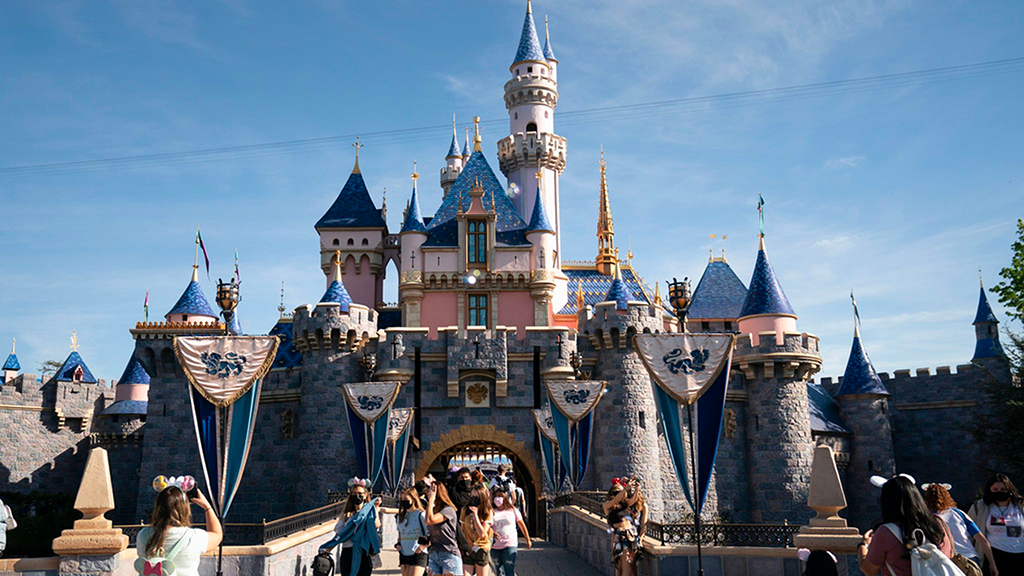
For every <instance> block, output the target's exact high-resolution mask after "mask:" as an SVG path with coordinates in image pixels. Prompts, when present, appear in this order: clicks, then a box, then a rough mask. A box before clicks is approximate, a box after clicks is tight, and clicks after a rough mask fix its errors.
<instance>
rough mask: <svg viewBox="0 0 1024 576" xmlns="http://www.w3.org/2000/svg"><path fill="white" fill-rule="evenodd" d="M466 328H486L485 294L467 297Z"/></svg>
mask: <svg viewBox="0 0 1024 576" xmlns="http://www.w3.org/2000/svg"><path fill="white" fill-rule="evenodd" d="M466 325H467V326H487V294H470V295H469V320H468V322H467V323H466Z"/></svg>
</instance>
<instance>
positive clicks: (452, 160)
mask: <svg viewBox="0 0 1024 576" xmlns="http://www.w3.org/2000/svg"><path fill="white" fill-rule="evenodd" d="M466 139H467V140H468V139H469V133H468V132H467V133H466ZM467 144H468V142H467ZM467 156H468V155H467ZM444 161H445V166H444V168H441V189H442V190H444V193H445V194H448V190H450V189H451V187H452V184H455V181H456V180H457V179H458V178H459V174H461V173H462V167H463V166H465V165H466V162H467V161H468V158H463V154H462V150H460V149H459V140H458V135H457V134H456V131H455V117H454V116H452V143H451V144H450V145H449V146H448V154H447V155H446V156H445V157H444Z"/></svg>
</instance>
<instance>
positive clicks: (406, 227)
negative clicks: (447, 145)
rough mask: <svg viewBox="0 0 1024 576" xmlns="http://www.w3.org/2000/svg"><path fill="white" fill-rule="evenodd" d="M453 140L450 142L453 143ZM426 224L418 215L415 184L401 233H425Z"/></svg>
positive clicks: (418, 203) (418, 205) (418, 204)
mask: <svg viewBox="0 0 1024 576" xmlns="http://www.w3.org/2000/svg"><path fill="white" fill-rule="evenodd" d="M454 142H455V141H454V140H452V143H453V144H454ZM426 231H427V226H426V225H425V224H424V223H423V217H422V216H421V215H420V200H419V198H418V197H417V196H416V185H415V184H413V187H412V198H410V199H409V210H408V211H406V213H405V222H403V223H402V233H405V232H423V233H426Z"/></svg>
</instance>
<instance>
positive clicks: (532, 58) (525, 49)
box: [509, 0, 546, 70]
mask: <svg viewBox="0 0 1024 576" xmlns="http://www.w3.org/2000/svg"><path fill="white" fill-rule="evenodd" d="M545 60H546V59H545V58H544V50H543V49H542V48H541V46H540V38H538V37H537V26H536V25H535V24H534V23H533V7H532V6H531V4H530V0H526V18H525V19H524V20H523V33H522V35H521V36H520V37H519V47H518V48H517V49H516V57H515V58H514V59H513V61H512V65H511V66H509V70H512V67H514V66H515V65H516V64H519V63H520V62H541V63H544V62H545Z"/></svg>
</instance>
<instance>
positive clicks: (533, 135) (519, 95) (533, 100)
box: [498, 2, 566, 253]
mask: <svg viewBox="0 0 1024 576" xmlns="http://www.w3.org/2000/svg"><path fill="white" fill-rule="evenodd" d="M509 72H511V74H512V79H511V80H509V81H508V82H506V83H505V107H506V108H507V109H508V116H509V136H506V137H505V138H503V139H501V140H500V141H498V161H499V165H500V167H501V171H502V172H503V173H504V174H505V176H506V177H507V178H508V181H509V187H510V188H511V189H512V190H513V194H514V196H513V198H512V200H513V202H514V203H515V205H516V207H517V208H518V209H519V213H520V214H521V215H522V216H523V217H524V218H525V217H526V215H527V214H531V213H533V203H534V199H535V198H536V197H537V189H538V188H540V189H541V190H542V193H543V197H544V204H545V207H546V208H547V210H548V216H549V217H550V218H551V223H552V225H553V227H554V229H555V234H556V237H555V240H556V250H558V251H559V253H560V252H561V244H560V242H559V240H558V237H557V234H558V231H559V229H560V222H561V211H560V204H559V199H558V198H559V187H558V186H559V185H558V177H559V175H560V174H561V173H562V170H564V169H565V158H566V142H565V138H563V137H561V136H558V135H557V134H555V106H557V105H558V82H556V80H555V78H554V76H553V75H552V71H551V64H550V63H549V62H548V59H547V58H545V56H544V50H543V49H542V48H541V44H540V38H538V37H537V27H536V26H535V25H534V21H533V10H532V8H531V6H530V3H529V2H527V4H526V17H525V19H524V20H523V30H522V34H521V36H520V38H519V46H518V49H517V50H516V55H515V57H514V58H513V60H512V65H511V66H510V67H509ZM538 171H541V172H542V174H543V177H542V178H541V180H540V181H538V180H537V179H536V177H535V175H536V174H537V172H538ZM512 184H515V186H512Z"/></svg>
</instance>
